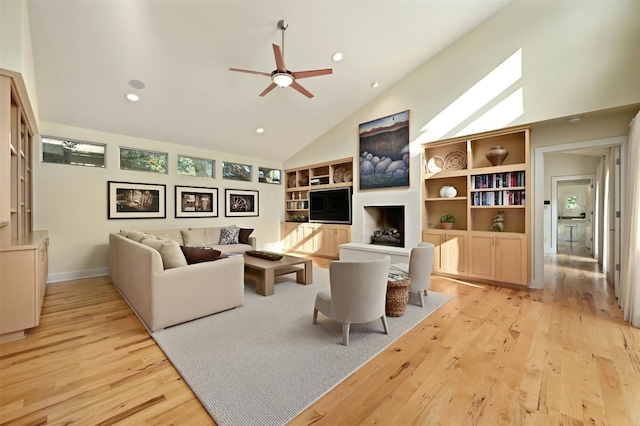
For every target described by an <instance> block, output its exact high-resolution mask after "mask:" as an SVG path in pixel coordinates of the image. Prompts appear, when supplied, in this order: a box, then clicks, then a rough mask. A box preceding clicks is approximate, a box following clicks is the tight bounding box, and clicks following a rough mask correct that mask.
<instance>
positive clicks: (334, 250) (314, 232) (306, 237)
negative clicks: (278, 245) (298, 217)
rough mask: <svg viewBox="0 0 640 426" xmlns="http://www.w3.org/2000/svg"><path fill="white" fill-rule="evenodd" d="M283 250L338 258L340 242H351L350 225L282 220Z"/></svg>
mask: <svg viewBox="0 0 640 426" xmlns="http://www.w3.org/2000/svg"><path fill="white" fill-rule="evenodd" d="M281 234H282V244H283V248H284V250H285V251H288V252H295V253H304V254H313V255H316V256H322V257H328V258H331V259H338V258H339V257H340V244H345V243H349V242H351V226H349V225H325V224H319V223H294V222H282V224H281Z"/></svg>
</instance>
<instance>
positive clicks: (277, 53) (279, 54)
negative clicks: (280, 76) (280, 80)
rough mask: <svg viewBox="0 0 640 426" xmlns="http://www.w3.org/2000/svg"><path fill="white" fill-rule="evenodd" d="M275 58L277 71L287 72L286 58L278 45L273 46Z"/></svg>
mask: <svg viewBox="0 0 640 426" xmlns="http://www.w3.org/2000/svg"><path fill="white" fill-rule="evenodd" d="M273 56H275V57H276V69H277V70H278V71H280V72H287V67H286V66H285V65H284V57H283V56H282V50H281V49H280V46H278V45H277V44H274V45H273Z"/></svg>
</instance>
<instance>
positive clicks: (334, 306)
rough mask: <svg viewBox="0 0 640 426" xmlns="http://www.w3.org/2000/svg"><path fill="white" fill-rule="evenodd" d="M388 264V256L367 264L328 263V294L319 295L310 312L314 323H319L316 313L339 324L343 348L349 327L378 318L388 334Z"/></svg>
mask: <svg viewBox="0 0 640 426" xmlns="http://www.w3.org/2000/svg"><path fill="white" fill-rule="evenodd" d="M389 264H390V258H389V256H384V257H383V258H381V259H377V260H368V261H358V262H348V261H339V260H336V261H333V262H331V264H330V265H329V281H330V286H331V291H328V290H321V291H319V292H318V294H317V296H316V303H315V308H314V309H313V323H314V324H317V322H318V311H320V312H322V313H323V314H324V315H326V316H328V317H329V318H332V319H333V320H335V321H338V322H340V323H342V344H343V345H345V346H348V345H349V330H350V328H351V324H364V323H369V322H373V321H375V320H377V319H381V320H382V326H383V327H384V333H385V334H389V326H388V325H387V318H386V317H385V303H386V294H387V278H388V275H389Z"/></svg>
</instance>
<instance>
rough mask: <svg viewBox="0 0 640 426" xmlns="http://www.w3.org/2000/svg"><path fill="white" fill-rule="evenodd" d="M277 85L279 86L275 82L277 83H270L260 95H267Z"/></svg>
mask: <svg viewBox="0 0 640 426" xmlns="http://www.w3.org/2000/svg"><path fill="white" fill-rule="evenodd" d="M276 87H278V85H277V84H275V83H271V84H270V85H269V86H268V87H267V88H266V89H264V90H263V91H262V93H260V96H264V95H266V94H267V93H269V92H270V91H272V90H273V89H275V88H276Z"/></svg>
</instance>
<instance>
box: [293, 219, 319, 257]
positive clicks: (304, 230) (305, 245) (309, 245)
mask: <svg viewBox="0 0 640 426" xmlns="http://www.w3.org/2000/svg"><path fill="white" fill-rule="evenodd" d="M298 231H299V233H298V236H299V238H300V239H301V240H300V241H299V242H298V246H299V250H300V251H303V252H305V253H315V251H316V241H315V238H316V234H317V233H318V227H317V226H314V225H310V224H303V225H300V227H299V228H298Z"/></svg>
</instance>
